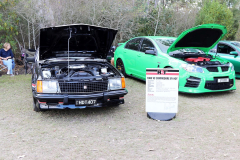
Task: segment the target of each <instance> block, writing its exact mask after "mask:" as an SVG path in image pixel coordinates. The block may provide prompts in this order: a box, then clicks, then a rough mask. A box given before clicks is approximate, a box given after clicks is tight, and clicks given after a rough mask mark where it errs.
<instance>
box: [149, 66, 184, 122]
mask: <svg viewBox="0 0 240 160" xmlns="http://www.w3.org/2000/svg"><path fill="white" fill-rule="evenodd" d="M178 81H179V70H177V69H172V68H164V69H160V68H157V69H155V68H147V69H146V112H147V117H148V118H151V119H154V120H160V121H169V120H172V119H173V118H175V117H176V114H177V112H178Z"/></svg>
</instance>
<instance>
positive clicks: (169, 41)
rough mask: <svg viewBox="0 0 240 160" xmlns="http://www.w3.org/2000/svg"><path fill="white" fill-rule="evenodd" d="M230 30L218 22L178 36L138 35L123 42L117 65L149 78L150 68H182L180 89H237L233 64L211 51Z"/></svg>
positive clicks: (205, 90) (127, 72)
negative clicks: (148, 69) (147, 75)
mask: <svg viewBox="0 0 240 160" xmlns="http://www.w3.org/2000/svg"><path fill="white" fill-rule="evenodd" d="M226 33H227V30H226V27H224V26H222V25H217V24H205V25H200V26H197V27H194V28H191V29H188V30H186V31H184V32H183V33H182V34H181V35H180V36H179V37H178V38H174V37H162V36H143V37H135V38H132V39H130V40H129V41H127V42H125V43H123V44H122V45H120V46H119V47H118V48H117V49H116V51H115V55H114V64H115V65H116V68H118V69H119V70H120V71H121V72H122V73H123V74H124V75H125V76H132V77H135V78H138V79H141V80H146V68H174V69H179V91H180V92H186V93H205V92H220V91H229V90H235V89H236V85H235V71H234V67H233V65H232V63H230V62H228V61H227V60H224V59H222V58H220V57H216V58H213V56H211V55H208V54H206V53H208V52H209V50H210V49H212V48H213V47H214V46H215V45H216V44H217V43H218V42H219V41H220V40H221V38H222V37H223V36H224V35H225V34H226Z"/></svg>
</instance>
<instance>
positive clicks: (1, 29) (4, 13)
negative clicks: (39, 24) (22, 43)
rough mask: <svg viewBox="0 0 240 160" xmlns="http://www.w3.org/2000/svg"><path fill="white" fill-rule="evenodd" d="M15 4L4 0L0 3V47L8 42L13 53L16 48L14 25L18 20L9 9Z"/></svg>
mask: <svg viewBox="0 0 240 160" xmlns="http://www.w3.org/2000/svg"><path fill="white" fill-rule="evenodd" d="M16 3H17V1H16V0H5V1H1V2H0V45H1V46H3V44H4V43H5V42H9V43H10V44H11V46H12V50H13V51H15V50H16V48H17V42H16V40H15V36H17V35H18V28H17V26H16V24H17V23H18V21H19V18H18V16H17V14H16V13H15V12H14V11H12V10H11V8H12V6H14V5H16Z"/></svg>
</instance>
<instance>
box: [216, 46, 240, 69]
mask: <svg viewBox="0 0 240 160" xmlns="http://www.w3.org/2000/svg"><path fill="white" fill-rule="evenodd" d="M216 49H217V53H213V54H212V55H217V56H219V57H221V58H223V59H226V60H228V61H229V62H231V63H232V64H233V66H234V69H235V72H240V56H239V51H238V50H237V49H236V47H234V46H231V45H229V44H227V43H223V42H219V43H218V45H217V48H216ZM234 52H235V54H233V53H234Z"/></svg>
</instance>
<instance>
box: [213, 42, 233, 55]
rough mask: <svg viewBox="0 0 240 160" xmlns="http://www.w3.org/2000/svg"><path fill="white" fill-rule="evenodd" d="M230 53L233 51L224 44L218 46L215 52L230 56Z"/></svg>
mask: <svg viewBox="0 0 240 160" xmlns="http://www.w3.org/2000/svg"><path fill="white" fill-rule="evenodd" d="M231 51H235V49H233V48H232V47H230V46H228V45H226V44H218V47H217V52H218V53H222V54H230V52H231Z"/></svg>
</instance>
